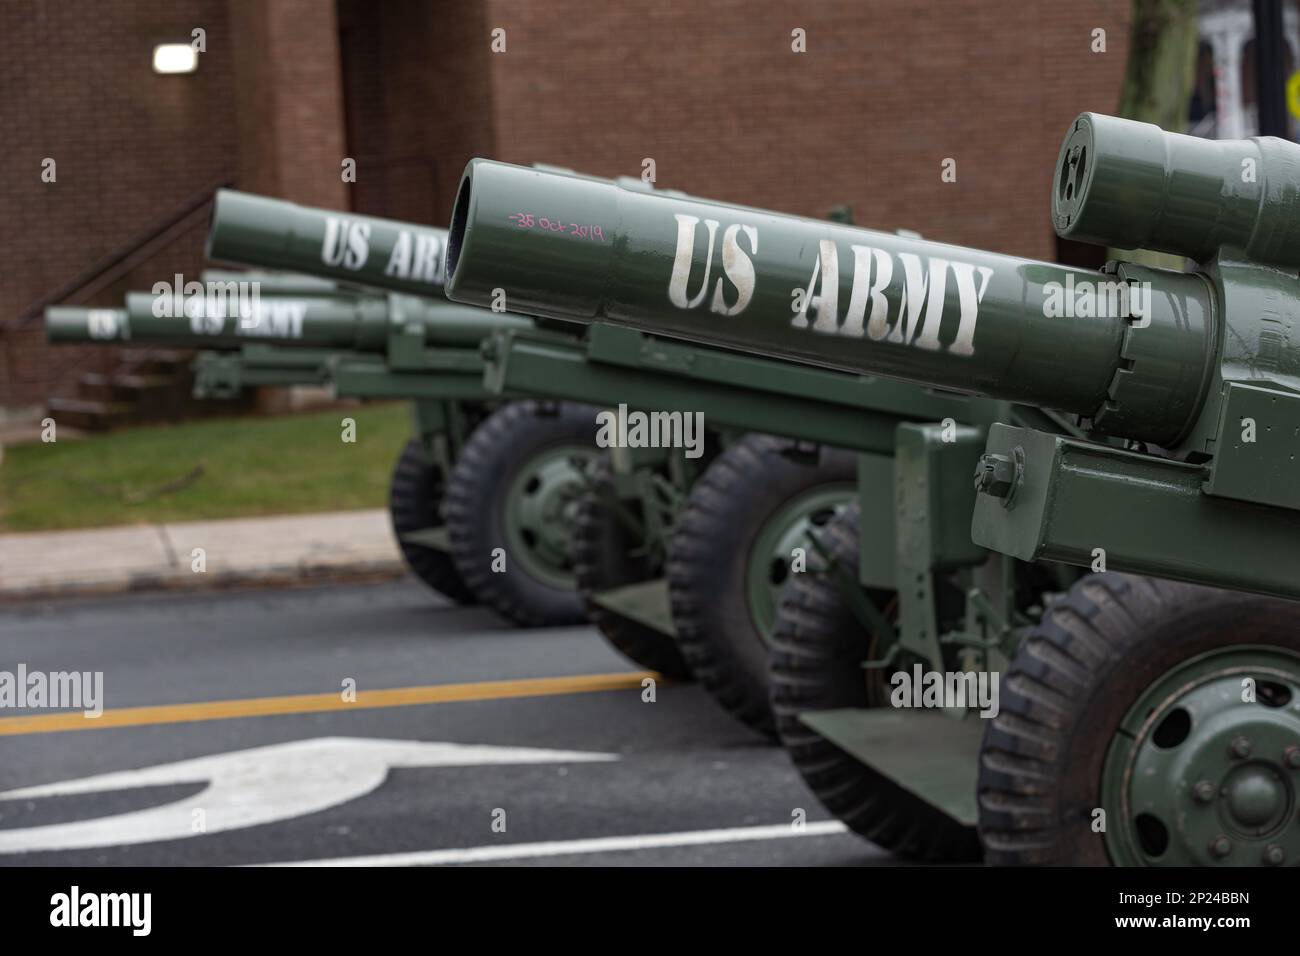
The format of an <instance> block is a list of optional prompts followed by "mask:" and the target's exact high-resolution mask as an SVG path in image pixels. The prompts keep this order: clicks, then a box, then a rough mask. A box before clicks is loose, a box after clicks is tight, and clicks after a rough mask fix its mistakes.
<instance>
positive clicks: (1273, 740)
mask: <svg viewBox="0 0 1300 956" xmlns="http://www.w3.org/2000/svg"><path fill="white" fill-rule="evenodd" d="M1297 742H1300V662H1298V661H1297V660H1296V658H1295V657H1294V656H1293V655H1290V654H1287V653H1285V652H1283V651H1280V650H1278V649H1276V648H1253V649H1252V648H1243V647H1234V648H1230V649H1229V648H1225V649H1224V650H1222V651H1215V652H1211V653H1209V654H1204V655H1201V656H1200V657H1197V658H1194V659H1192V660H1190V661H1187V662H1185V663H1184V664H1182V665H1180V666H1179V667H1177V668H1175V669H1174V670H1173V671H1171V672H1170V673H1169V674H1166V675H1165V676H1164V677H1162V678H1161V679H1160V680H1158V681H1157V682H1156V683H1155V684H1153V685H1152V686H1151V687H1150V688H1149V689H1148V690H1147V692H1146V693H1144V694H1143V695H1142V696H1141V697H1140V698H1139V700H1138V701H1137V703H1136V704H1135V705H1134V707H1133V708H1132V709H1131V710H1130V711H1129V714H1128V715H1127V716H1126V718H1125V720H1124V722H1123V723H1122V724H1121V726H1120V730H1119V733H1118V734H1117V735H1116V738H1115V740H1114V741H1113V743H1112V746H1111V750H1110V753H1109V754H1108V755H1107V759H1106V765H1105V770H1104V772H1103V786H1102V793H1103V799H1104V800H1105V801H1106V805H1107V806H1108V807H1118V808H1119V813H1120V819H1119V820H1116V821H1113V823H1112V825H1110V826H1108V827H1107V832H1106V842H1107V848H1108V850H1109V851H1110V853H1111V856H1112V858H1113V859H1115V861H1116V862H1119V863H1125V864H1143V865H1209V864H1224V865H1229V866H1258V865H1261V864H1263V865H1278V864H1282V863H1292V864H1294V863H1297V862H1300V815H1297V793H1298V792H1300V766H1291V764H1300V761H1296V760H1294V759H1293V757H1292V755H1293V754H1294V752H1295V751H1294V748H1295V747H1296V745H1297Z"/></svg>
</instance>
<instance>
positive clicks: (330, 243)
mask: <svg viewBox="0 0 1300 956" xmlns="http://www.w3.org/2000/svg"><path fill="white" fill-rule="evenodd" d="M369 257H370V224H369V223H367V222H353V221H351V220H349V219H340V218H339V217H337V216H326V217H325V240H324V242H323V243H322V244H321V254H320V258H321V262H323V263H324V264H325V265H327V266H330V267H331V268H334V269H337V268H340V267H341V268H344V269H349V270H352V271H356V270H357V269H360V268H361V267H362V266H364V265H365V264H366V259H368V258H369Z"/></svg>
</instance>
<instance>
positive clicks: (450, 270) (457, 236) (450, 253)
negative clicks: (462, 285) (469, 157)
mask: <svg viewBox="0 0 1300 956" xmlns="http://www.w3.org/2000/svg"><path fill="white" fill-rule="evenodd" d="M473 180H474V170H473V167H470V168H469V169H467V170H465V178H464V179H462V180H461V181H460V190H459V191H458V192H457V193H456V205H455V207H454V208H453V209H452V211H451V232H450V233H449V234H448V236H447V283H448V285H450V284H451V281H452V279H453V278H454V277H455V275H456V265H457V263H458V262H459V261H460V250H461V247H462V245H463V244H464V242H465V225H466V223H467V222H468V221H469V201H470V197H471V195H472V189H473Z"/></svg>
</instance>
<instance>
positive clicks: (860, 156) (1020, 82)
mask: <svg viewBox="0 0 1300 956" xmlns="http://www.w3.org/2000/svg"><path fill="white" fill-rule="evenodd" d="M790 6H792V5H789V4H785V3H781V2H778V0H718V2H714V3H709V4H702V3H698V2H696V0H656V2H655V3H652V4H604V5H593V4H590V3H587V2H582V0H545V2H543V0H478V2H475V0H387V2H385V3H382V4H378V3H372V2H366V0H337V2H332V0H276V2H275V3H264V2H259V0H57V2H56V0H35V2H34V3H27V4H21V5H17V4H0V89H3V90H4V91H5V95H4V97H3V98H0V129H3V130H4V131H5V136H6V145H7V146H8V150H7V152H6V160H7V164H8V169H9V170H10V175H9V177H8V178H7V181H6V184H5V193H4V198H5V209H4V212H3V215H2V216H0V323H3V322H5V321H6V320H7V319H9V318H11V317H12V316H14V315H15V314H16V313H17V312H18V310H20V309H21V308H23V307H24V306H26V305H27V304H28V303H30V302H32V301H33V300H35V299H37V298H38V297H39V296H41V295H42V294H45V293H47V292H49V291H51V290H53V289H55V288H57V287H58V286H59V285H60V284H62V283H63V282H65V281H67V280H68V279H69V278H71V277H72V276H73V275H75V274H76V273H77V272H78V271H79V270H80V269H82V268H84V267H85V266H86V265H87V264H89V263H91V262H93V261H94V260H95V259H96V258H98V257H100V256H102V255H104V254H106V253H108V252H110V251H111V250H113V249H115V248H119V247H120V246H121V245H122V244H123V243H124V242H126V241H127V240H129V239H130V238H131V237H132V236H133V235H137V234H138V233H139V232H140V231H141V230H143V229H144V228H145V227H146V226H148V224H149V223H151V222H153V221H155V220H156V219H157V218H158V217H159V216H161V215H163V214H164V213H166V212H167V211H168V210H169V209H173V208H175V207H176V205H177V204H178V203H180V202H181V201H183V200H184V199H185V197H187V196H189V195H191V194H192V193H193V192H194V191H196V190H198V189H200V188H202V187H203V186H204V185H205V184H206V183H207V182H209V181H211V180H213V179H215V178H216V177H218V176H221V175H226V174H236V175H237V176H238V185H240V187H241V188H245V189H251V190H254V191H262V192H268V193H272V194H276V195H282V196H285V197H287V198H291V199H295V200H298V201H302V202H307V203H314V204H318V205H328V206H336V207H349V206H350V207H352V208H355V209H357V210H358V211H362V212H371V213H375V214H379V215H390V216H399V217H405V218H411V219H417V220H423V221H431V222H435V223H440V224H445V223H446V221H447V217H448V215H449V213H450V210H451V204H452V201H453V199H454V195H455V189H456V184H457V182H458V180H459V176H460V173H461V170H462V169H463V167H464V164H465V162H466V161H467V160H468V159H469V158H470V157H472V156H476V155H486V156H494V157H496V158H500V159H504V160H508V161H511V162H520V163H531V162H534V161H537V162H548V163H553V164H557V165H563V166H570V167H574V168H576V169H580V170H583V171H587V172H591V173H595V174H602V175H618V174H631V175H639V174H640V172H641V161H642V159H643V158H646V157H651V158H653V159H654V160H655V162H656V166H657V181H658V184H659V185H660V186H664V187H671V188H677V189H684V190H686V191H688V192H691V193H694V194H696V195H700V196H707V197H712V198H718V199H723V200H731V201H735V202H743V203H746V204H750V205H756V206H762V207H767V208H772V209H777V210H783V211H788V212H793V213H800V214H806V215H824V214H825V213H826V211H827V210H828V209H829V208H830V207H831V206H832V205H835V204H837V203H842V202H849V203H851V204H852V205H853V206H854V210H855V214H856V217H857V220H858V222H860V223H863V224H865V225H870V226H873V227H876V228H881V229H895V228H909V229H915V230H917V231H919V232H921V233H923V234H924V235H925V236H927V237H928V238H933V239H939V240H946V241H951V242H958V243H963V244H968V245H974V246H980V247H985V248H990V249H995V250H998V251H1002V252H1007V253H1012V254H1018V255H1026V256H1034V257H1041V258H1052V257H1053V256H1054V252H1055V246H1054V238H1053V234H1052V231H1051V227H1050V224H1049V222H1048V189H1049V180H1050V177H1051V173H1052V167H1053V163H1054V161H1055V158H1056V150H1057V147H1058V145H1059V143H1060V139H1061V136H1062V135H1063V132H1064V130H1065V128H1066V125H1067V124H1068V122H1069V120H1070V119H1071V118H1072V117H1073V116H1074V115H1075V114H1076V113H1077V112H1079V111H1080V110H1083V109H1094V110H1103V111H1104V110H1111V109H1113V108H1114V105H1115V103H1116V102H1117V99H1118V92H1119V85H1120V82H1121V80H1122V76H1123V72H1124V58H1125V55H1126V42H1127V33H1128V16H1129V12H1130V5H1129V2H1128V0H1099V2H1097V3H1093V4H1089V5H1087V7H1088V9H1086V10H1082V11H1081V10H1080V9H1079V7H1080V6H1082V5H1073V4H1062V3H1056V2H1051V0H1030V2H1023V0H942V2H939V0H872V2H871V3H863V2H858V0H851V2H844V0H817V2H809V3H805V4H800V5H798V6H800V7H802V8H803V9H801V10H799V11H797V12H793V13H792V12H789V11H788V7H790ZM33 11H34V12H33ZM194 26H203V27H205V29H207V31H208V52H207V53H205V54H204V55H203V56H202V58H201V60H200V65H199V70H198V72H197V73H195V74H193V75H189V76H156V75H155V74H154V73H153V72H152V70H151V69H150V53H151V50H152V47H153V44H154V43H156V42H160V41H163V40H184V39H186V38H187V37H188V36H189V31H190V29H191V28H192V27H194ZM496 27H500V28H503V29H505V30H506V43H507V52H505V53H503V54H494V53H492V52H491V51H490V49H489V44H490V39H491V38H490V33H491V30H492V29H493V28H496ZM796 27H800V28H802V29H804V30H805V31H806V34H807V52H806V53H800V54H797V53H794V52H792V51H791V48H790V47H791V35H790V34H791V30H792V29H794V28H796ZM1095 28H1102V29H1105V30H1106V33H1107V51H1106V52H1105V53H1093V52H1092V51H1091V49H1090V46H1091V42H1092V36H1091V31H1092V30H1093V29H1095ZM45 156H52V157H54V158H55V159H56V160H57V161H58V164H59V165H58V174H59V179H58V183H57V184H53V185H46V184H43V183H41V181H40V161H41V159H42V158H43V157H45ZM344 156H353V157H354V158H357V159H358V160H359V168H358V170H357V176H358V182H357V183H356V184H349V185H344V184H342V183H341V181H340V179H339V163H340V161H341V159H342V158H343V157H344ZM949 157H951V158H953V159H955V160H956V162H957V181H956V182H955V183H943V182H941V180H940V171H941V167H940V164H941V162H942V161H943V160H944V159H945V158H949ZM203 226H204V224H203V223H202V222H197V223H196V224H195V228H194V229H192V231H191V232H190V233H189V234H187V235H185V236H183V237H181V239H180V240H179V241H177V242H176V243H174V244H172V245H171V246H169V247H168V248H166V249H165V250H163V251H162V252H160V253H159V254H158V255H157V256H155V257H154V259H153V260H152V261H151V262H149V263H146V264H145V265H143V266H142V267H140V268H137V269H135V270H134V271H133V273H132V274H130V275H128V276H127V277H126V278H125V279H124V280H123V281H122V282H120V283H118V284H117V285H116V286H115V287H114V288H112V289H110V290H106V291H105V292H104V293H102V294H101V295H99V296H97V297H96V299H95V302H97V303H101V304H109V303H113V302H114V301H116V300H120V296H121V293H122V291H124V290H125V289H126V288H128V287H137V288H138V287H142V286H147V285H149V284H151V283H152V282H153V281H155V280H156V279H158V278H160V277H166V276H170V275H171V274H172V273H173V272H176V271H182V272H185V273H192V272H195V271H197V270H198V269H199V268H201V266H202V263H201V261H200V259H199V256H200V254H201V243H202V234H203ZM0 348H3V349H5V350H6V351H7V352H8V354H7V355H5V356H0V406H3V405H20V404H26V403H35V402H39V401H41V400H42V399H43V398H44V397H45V396H46V395H47V394H49V392H50V390H51V389H52V388H54V387H55V386H56V385H57V384H58V382H59V381H65V382H66V381H67V380H68V378H69V376H71V375H72V374H73V373H75V371H76V367H75V365H76V362H78V361H83V360H86V361H89V360H90V359H89V358H88V357H89V356H94V357H95V359H94V360H97V361H102V359H103V355H104V353H103V351H102V350H77V351H73V352H68V351H65V350H50V349H47V348H45V347H44V346H43V344H42V342H41V338H40V331H39V328H33V329H31V330H29V331H27V332H25V333H24V334H22V335H20V336H18V337H16V338H11V339H10V340H8V341H5V340H0ZM82 356H85V357H87V358H85V359H83V358H82Z"/></svg>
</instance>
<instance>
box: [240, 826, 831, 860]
mask: <svg viewBox="0 0 1300 956" xmlns="http://www.w3.org/2000/svg"><path fill="white" fill-rule="evenodd" d="M847 832H848V827H846V826H845V825H844V824H842V823H840V822H839V821H838V820H824V821H821V822H819V823H808V824H805V825H804V826H803V828H802V829H798V830H797V829H795V828H794V827H793V826H791V825H790V824H788V823H778V824H776V825H774V826H765V827H731V828H728V829H723V830H686V831H683V832H680V833H645V834H634V835H632V836H616V837H596V838H593V839H589V840H552V841H549V842H546V843H503V844H500V845H498V846H470V847H461V848H458V849H450V850H416V851H415V852H412V853H384V854H379V855H377V856H344V857H336V858H334V859H330V860H298V861H296V862H293V863H264V864H260V865H262V866H440V865H443V864H447V863H486V862H491V861H494V860H523V859H532V858H536V857H543V856H575V855H579V854H583V853H614V852H618V851H620V850H653V849H659V848H662V847H672V846H700V845H702V844H709V843H744V842H746V841H749V840H781V839H786V838H789V837H810V836H831V835H833V834H837V833H847Z"/></svg>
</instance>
